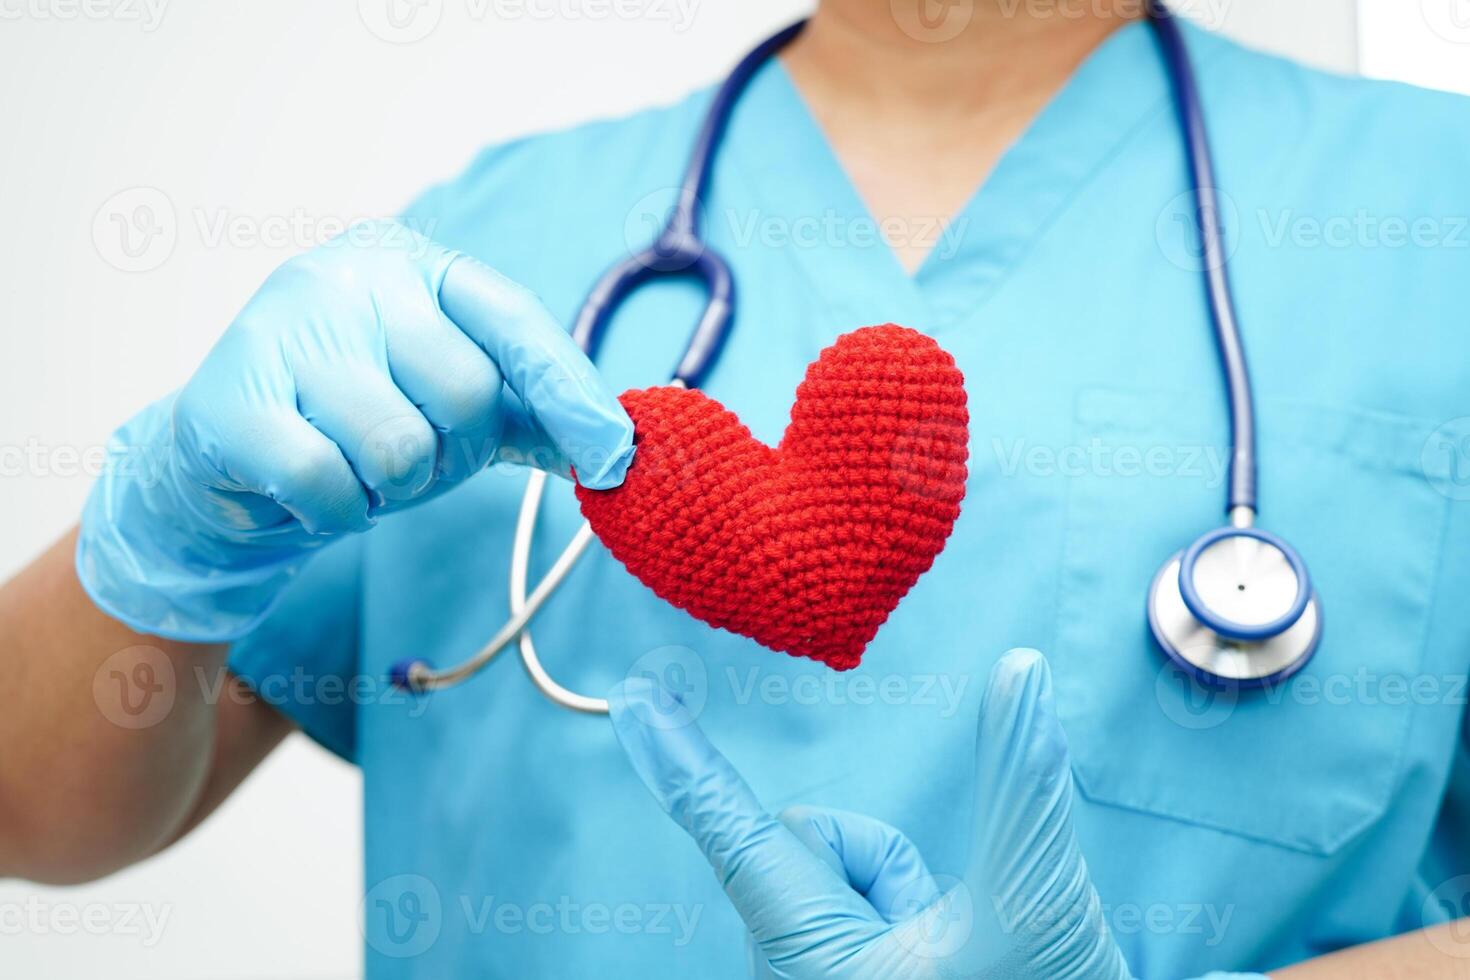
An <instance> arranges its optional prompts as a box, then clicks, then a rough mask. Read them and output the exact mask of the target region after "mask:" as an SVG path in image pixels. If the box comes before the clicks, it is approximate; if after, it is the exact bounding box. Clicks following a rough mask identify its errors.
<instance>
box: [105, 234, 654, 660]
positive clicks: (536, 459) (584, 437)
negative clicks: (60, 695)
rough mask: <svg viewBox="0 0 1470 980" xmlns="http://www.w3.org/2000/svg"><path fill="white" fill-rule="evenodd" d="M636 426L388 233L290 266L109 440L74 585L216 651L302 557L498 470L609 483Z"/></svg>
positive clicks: (428, 252)
mask: <svg viewBox="0 0 1470 980" xmlns="http://www.w3.org/2000/svg"><path fill="white" fill-rule="evenodd" d="M632 440H633V425H632V422H631V421H630V420H629V419H628V416H627V414H626V413H625V412H624V411H623V409H622V407H621V406H620V405H619V404H618V402H617V400H616V398H614V396H613V394H612V392H610V391H609V390H608V389H607V388H606V387H605V386H604V385H603V383H602V382H601V380H600V379H599V378H598V376H597V374H596V372H595V371H594V370H593V367H592V365H591V363H590V362H589V361H588V360H587V358H586V357H585V356H584V355H583V354H582V352H581V351H580V350H579V349H578V348H577V346H576V344H574V343H573V342H572V340H571V338H570V337H569V336H568V334H567V333H566V331H565V330H563V329H562V327H561V326H560V325H559V324H558V323H557V322H556V320H555V319H554V318H553V317H552V316H551V314H550V313H549V312H547V310H546V308H545V307H544V306H542V305H541V303H540V301H539V300H538V299H537V298H536V297H535V296H534V295H533V294H532V293H531V292H529V291H528V290H526V289H524V288H522V287H521V286H518V285H516V284H515V283H513V282H511V281H510V280H508V279H506V278H505V277H503V276H501V275H499V274H498V273H496V272H495V271H493V270H492V269H490V268H488V267H487V266H485V265H483V264H481V263H480V262H477V261H476V260H474V259H472V258H469V257H466V256H463V255H459V254H458V253H455V252H452V251H450V250H448V249H446V248H443V247H441V246H439V245H436V244H434V243H433V242H430V241H429V240H427V239H425V238H423V237H422V236H420V235H418V234H416V233H414V232H412V231H410V230H408V229H407V228H405V227H403V226H402V225H398V224H394V223H390V222H383V223H376V224H369V225H363V226H357V227H354V228H353V229H351V230H350V231H349V232H348V233H347V234H345V235H344V236H342V237H341V238H339V239H338V240H337V241H334V242H332V243H329V244H327V245H324V246H322V247H320V248H317V249H315V250H313V251H311V252H308V253H306V254H305V255H302V256H299V257H297V258H294V259H292V260H290V261H288V262H286V263H285V264H284V265H282V266H281V267H280V268H279V269H277V270H276V272H275V273H273V274H272V275H271V276H270V278H269V279H267V280H266V282H265V284H264V285H263V286H262V287H261V289H260V291H259V292H257V293H256V294H255V296H254V297H253V298H252V299H251V300H250V302H249V303H248V304H247V305H246V307H245V309H244V310H243V311H242V312H241V313H240V315H239V317H238V318H236V320H235V322H234V323H232V324H231V325H230V328H229V329H228V330H227V331H226V332H225V334H224V336H223V337H222V338H221V339H220V341H219V343H218V344H217V345H216V346H215V347H214V349H213V350H212V351H211V352H210V353H209V355H208V357H206V358H205V360H204V363H203V364H202V365H201V366H200V368H199V370H198V372H197V373H196V374H195V375H194V377H193V378H192V379H191V380H190V381H189V382H188V384H186V385H185V386H184V388H183V390H182V391H180V392H178V393H177V395H175V396H170V397H169V398H166V399H164V400H163V401H161V402H158V403H156V404H154V405H152V406H150V407H149V408H147V409H145V410H144V411H143V412H142V413H141V414H139V415H138V416H137V417H135V418H134V419H133V420H132V421H130V422H128V423H127V424H126V425H125V426H124V427H123V428H122V429H121V430H119V431H118V432H117V434H116V435H115V436H114V437H113V440H112V442H111V444H110V445H109V460H108V465H107V467H106V469H105V471H104V474H103V476H102V477H101V479H100V481H99V482H98V484H97V486H96V487H95V488H94V490H93V492H92V495H91V497H90V499H89V500H88V502H87V506H86V509H85V511H84V513H83V516H82V526H81V536H80V540H79V543H78V546H77V573H78V576H79V577H80V579H81V582H82V585H83V586H84V587H85V588H86V590H87V592H88V594H89V595H90V596H91V597H92V599H93V601H95V602H96V603H97V605H98V606H99V607H101V608H102V609H103V610H105V611H106V612H108V613H109V614H110V615H112V616H114V617H115V618H117V619H119V620H121V621H122V622H124V623H126V624H128V625H129V626H131V627H132V628H134V629H136V630H139V631H141V632H146V633H152V634H156V635H160V636H165V637H171V638H174V639H180V640H188V641H194V642H208V641H216V642H217V641H227V640H231V639H234V638H236V637H239V636H240V635H242V634H244V633H246V632H248V631H249V630H250V629H251V628H252V627H253V626H254V625H255V624H256V623H257V622H258V621H259V620H260V619H261V618H262V617H263V616H264V615H265V613H266V612H267V611H268V610H269V608H270V606H271V604H272V602H273V600H274V599H275V597H276V596H277V595H278V594H279V593H280V591H281V589H282V588H283V587H284V585H285V584H286V583H287V581H289V579H290V577H291V576H292V574H294V572H295V571H296V570H297V569H298V568H299V567H300V565H301V563H302V561H303V560H304V559H305V557H306V556H307V555H308V554H309V553H310V552H311V550H312V549H314V548H316V547H318V546H320V545H322V544H324V543H326V542H327V541H330V540H332V539H333V538H335V537H338V536H340V535H344V534H350V533H353V532H357V531H363V530H366V529H367V528H369V527H371V526H372V525H373V523H374V521H375V518H376V517H377V515H379V514H384V513H389V512H391V511H394V510H397V509H401V508H403V507H406V506H409V505H411V504H414V503H418V502H421V501H423V500H425V499H427V498H429V497H432V496H434V495H436V494H437V493H440V492H442V491H443V490H445V489H446V488H449V487H452V486H454V485H455V484H457V483H459V482H461V481H463V480H464V479H466V478H467V477H469V476H471V475H473V474H474V473H476V472H478V471H479V470H480V469H482V468H483V467H485V466H486V465H488V464H489V463H491V462H494V461H496V460H512V461H518V462H528V463H531V464H533V465H536V466H539V467H540V468H542V469H548V470H551V471H554V472H561V473H564V474H565V473H568V472H569V471H570V468H572V467H574V468H575V470H576V473H577V476H578V478H579V479H580V480H581V482H582V483H583V484H585V485H586V486H588V487H593V488H598V489H605V488H608V487H613V486H616V485H618V484H619V483H621V482H622V479H623V475H624V473H625V472H626V470H627V466H628V463H629V461H630V460H631V458H632V454H633V448H632Z"/></svg>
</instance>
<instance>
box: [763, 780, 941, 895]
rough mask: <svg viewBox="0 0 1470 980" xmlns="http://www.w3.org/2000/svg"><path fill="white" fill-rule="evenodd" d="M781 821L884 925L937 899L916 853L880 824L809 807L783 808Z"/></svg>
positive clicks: (904, 839) (903, 838)
mask: <svg viewBox="0 0 1470 980" xmlns="http://www.w3.org/2000/svg"><path fill="white" fill-rule="evenodd" d="M780 820H781V823H782V824H784V825H785V826H786V828H787V829H788V830H790V831H791V833H792V834H794V835H795V836H796V839H797V840H799V841H801V842H802V843H803V844H805V845H806V847H807V849H808V850H810V851H811V852H812V853H813V854H816V855H817V856H818V857H820V858H822V859H823V861H824V862H825V863H826V864H827V865H828V866H829V867H831V868H832V870H833V871H835V872H836V873H838V874H840V875H842V877H843V878H844V879H845V880H846V881H847V883H848V884H849V885H851V886H852V888H853V890H854V891H856V892H857V893H858V894H859V895H862V896H863V897H864V898H866V899H867V900H868V904H869V905H871V906H872V907H873V909H874V911H876V912H877V913H878V914H879V915H881V916H882V917H883V918H884V920H885V921H887V922H901V921H903V920H905V919H909V918H912V917H913V916H914V915H916V914H918V913H919V911H921V910H922V909H924V908H926V907H928V906H929V905H932V904H933V903H934V901H935V900H936V899H938V898H939V886H938V884H936V882H935V880H934V876H933V875H932V874H930V873H929V866H928V865H927V864H926V863H925V862H924V857H923V855H922V854H920V853H919V849H918V847H916V846H915V845H914V843H913V841H911V840H909V839H908V837H906V836H904V834H903V833H902V832H901V831H899V830H898V829H897V828H895V827H892V826H890V825H889V824H886V823H884V822H883V821H881V820H875V819H874V818H872V817H869V816H866V815H864V814H861V813H850V812H848V811H846V810H829V809H826V808H823V807H812V806H794V807H788V808H787V809H785V810H783V811H781V814H780Z"/></svg>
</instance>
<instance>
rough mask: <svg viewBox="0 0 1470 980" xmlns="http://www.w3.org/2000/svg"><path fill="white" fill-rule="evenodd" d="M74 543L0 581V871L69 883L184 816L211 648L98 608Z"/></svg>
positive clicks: (218, 678) (153, 839) (98, 871)
mask: <svg viewBox="0 0 1470 980" xmlns="http://www.w3.org/2000/svg"><path fill="white" fill-rule="evenodd" d="M75 545H76V536H75V533H72V534H68V535H67V536H66V537H65V538H64V539H62V540H61V541H59V542H57V543H56V544H55V545H54V546H52V548H51V549H50V550H49V551H47V552H46V553H45V554H43V555H42V556H41V557H40V558H38V559H37V560H36V561H35V562H34V563H33V564H32V565H31V566H30V567H28V568H26V569H25V570H24V571H22V572H21V573H20V574H19V575H18V576H16V577H15V578H14V579H12V580H11V581H10V582H8V583H6V584H5V585H4V586H3V587H0V663H3V664H4V670H5V679H6V687H7V689H8V690H9V691H10V697H8V698H6V706H5V710H3V711H0V745H3V746H4V747H5V748H4V751H3V752H0V876H19V877H25V878H31V879H35V880H41V881H50V882H72V881H79V880H86V879H89V878H94V877H98V876H100V875H103V874H106V873H108V872H110V871H113V870H116V869H118V868H120V867H124V866H126V865H128V864H130V863H132V862H133V861H136V860H139V859H140V858H142V857H146V856H147V855H149V854H151V853H153V852H154V851H156V850H157V849H158V848H159V847H160V846H162V845H163V844H164V843H166V842H168V841H169V840H171V839H173V838H174V837H175V836H176V835H177V833H178V831H179V829H180V828H181V827H182V826H184V825H185V824H186V823H187V822H188V821H189V819H190V817H191V814H192V813H193V812H194V811H195V810H196V807H197V804H198V802H199V799H200V797H201V795H202V794H203V792H204V788H205V786H206V784H207V780H208V776H209V773H210V769H211V760H212V756H213V753H214V742H215V729H216V718H215V703H216V702H218V700H219V698H218V697H217V695H218V693H219V691H220V690H221V689H220V688H219V687H218V686H217V685H218V684H219V683H221V682H222V681H223V678H224V676H225V675H224V658H225V651H224V648H223V647H208V646H193V645H189V644H183V643H174V642H170V641H167V640H162V639H159V638H157V637H150V636H143V635H140V634H138V633H134V632H133V631H132V630H130V629H128V628H127V627H125V626H123V625H122V624H120V623H118V622H116V621H115V620H113V619H111V618H109V617H108V616H106V615H105V614H103V613H102V612H101V611H99V610H98V609H97V608H96V607H95V606H94V605H93V604H92V602H91V600H89V599H88V598H87V595H86V593H85V592H83V591H82V588H81V586H80V585H79V584H78V582H77V579H76V574H75V572H74V569H73V559H72V555H73V552H74V549H75ZM201 677H202V678H204V679H206V681H207V682H206V683H201Z"/></svg>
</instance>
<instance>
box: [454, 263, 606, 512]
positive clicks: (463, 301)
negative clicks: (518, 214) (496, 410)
mask: <svg viewBox="0 0 1470 980" xmlns="http://www.w3.org/2000/svg"><path fill="white" fill-rule="evenodd" d="M439 302H440V305H441V307H442V308H443V310H444V312H445V313H446V314H447V315H448V316H449V318H450V319H451V320H453V321H454V323H455V324H456V325H458V327H459V328H460V329H461V330H463V331H464V332H465V334H467V335H468V336H469V337H470V338H471V339H472V340H474V341H475V343H477V344H479V345H480V347H481V348H483V349H484V351H485V352H486V353H487V354H489V355H490V359H491V360H492V361H494V362H495V365H496V367H497V368H498V369H499V370H500V373H501V374H502V375H503V376H504V377H505V381H506V383H507V384H508V385H509V386H510V389H511V391H513V392H514V393H515V395H516V397H518V398H519V399H520V401H521V404H522V405H524V406H525V409H526V413H527V415H528V416H529V417H530V418H531V419H532V420H534V421H535V423H536V424H537V425H538V426H539V427H540V428H541V429H543V430H544V431H545V432H546V433H547V434H548V435H549V436H550V438H551V440H552V442H553V443H554V444H555V445H556V446H557V448H558V449H559V450H560V452H561V455H563V456H564V457H566V458H567V459H568V460H569V461H570V462H571V465H572V467H573V468H574V469H575V470H576V473H577V478H578V479H579V480H580V481H581V482H582V484H583V486H586V487H590V488H592V489H596V490H605V489H609V488H611V487H615V486H618V485H619V484H621V483H622V482H623V476H624V474H625V473H626V472H627V468H628V464H629V462H631V460H632V458H633V423H632V420H630V419H629V418H628V413H627V412H625V411H624V410H623V407H622V405H620V404H619V403H618V400H617V399H616V398H615V397H614V396H613V394H612V392H611V391H610V390H608V388H607V386H606V385H605V384H604V383H603V381H602V379H601V377H599V375H598V374H597V371H596V369H595V368H594V367H593V366H592V362H591V361H589V360H588V359H587V356H586V355H585V354H583V353H582V351H581V350H580V349H579V348H578V347H577V345H576V343H574V342H573V341H572V338H571V336H570V335H568V334H567V332H566V331H565V330H563V329H562V327H561V325H560V324H558V323H557V322H556V319H555V318H554V317H553V316H552V315H551V313H550V312H549V311H548V310H547V309H546V307H545V306H543V305H542V304H541V301H540V300H539V299H537V298H536V296H535V295H534V294H533V293H531V292H530V291H529V290H527V289H525V288H524V287H522V286H519V285H517V284H516V283H514V282H511V281H510V280H509V279H507V278H505V277H504V276H502V275H500V274H499V273H498V272H496V271H494V270H493V269H491V268H490V267H489V266H486V265H485V264H484V263H482V262H479V261H476V260H475V259H473V258H470V257H468V256H460V257H459V258H458V259H456V260H455V261H454V262H453V263H452V264H451V265H450V266H449V268H448V270H447V271H446V272H445V274H444V281H443V283H442V285H441V286H440V288H439Z"/></svg>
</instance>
